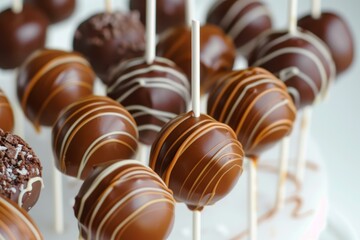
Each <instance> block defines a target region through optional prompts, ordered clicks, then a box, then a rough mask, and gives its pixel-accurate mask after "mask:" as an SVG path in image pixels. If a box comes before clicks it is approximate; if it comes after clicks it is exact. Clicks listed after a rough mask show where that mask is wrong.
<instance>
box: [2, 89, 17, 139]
mask: <svg viewBox="0 0 360 240" xmlns="http://www.w3.org/2000/svg"><path fill="white" fill-rule="evenodd" d="M0 129H2V130H4V131H6V132H11V131H12V130H13V129H14V114H13V111H12V108H11V105H10V103H9V100H8V99H7V97H6V96H5V94H4V92H3V91H2V90H1V89H0Z"/></svg>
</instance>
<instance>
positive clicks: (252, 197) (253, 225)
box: [249, 159, 257, 240]
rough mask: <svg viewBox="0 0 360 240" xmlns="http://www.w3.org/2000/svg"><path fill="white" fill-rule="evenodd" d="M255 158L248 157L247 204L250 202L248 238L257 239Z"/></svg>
mask: <svg viewBox="0 0 360 240" xmlns="http://www.w3.org/2000/svg"><path fill="white" fill-rule="evenodd" d="M256 161H257V160H256V159H250V164H249V184H250V187H249V191H250V193H249V202H250V203H249V204H250V214H249V222H250V239H251V240H256V239H257V194H256V193H257V179H256V178H257V177H256Z"/></svg>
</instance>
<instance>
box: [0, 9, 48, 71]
mask: <svg viewBox="0 0 360 240" xmlns="http://www.w3.org/2000/svg"><path fill="white" fill-rule="evenodd" d="M47 26H48V20H47V18H46V17H45V16H44V15H43V14H42V12H40V11H39V10H38V9H36V8H35V7H33V6H31V5H29V4H24V6H23V8H22V11H21V12H19V13H15V12H14V11H13V10H12V9H6V10H4V11H3V12H1V13H0V32H1V37H0V53H1V54H0V68H4V69H11V68H16V67H18V66H20V65H21V64H22V63H23V62H24V61H25V59H26V58H27V57H28V56H29V55H30V54H31V53H32V52H34V51H35V50H37V49H39V48H43V47H44V45H45V40H46V31H47Z"/></svg>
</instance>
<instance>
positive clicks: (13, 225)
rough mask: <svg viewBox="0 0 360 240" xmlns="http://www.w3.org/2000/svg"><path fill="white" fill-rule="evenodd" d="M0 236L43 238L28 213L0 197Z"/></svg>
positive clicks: (9, 239)
mask: <svg viewBox="0 0 360 240" xmlns="http://www.w3.org/2000/svg"><path fill="white" fill-rule="evenodd" d="M0 219H1V221H0V237H1V239H5V240H18V239H23V240H42V239H44V238H43V236H42V234H41V232H40V230H39V229H38V227H37V226H36V224H35V222H34V221H33V220H32V219H31V217H30V216H29V214H28V213H27V212H25V211H24V210H23V209H21V208H19V207H18V206H17V205H16V204H14V203H13V202H11V201H9V200H7V199H6V198H3V197H0Z"/></svg>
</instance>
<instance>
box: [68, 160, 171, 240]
mask: <svg viewBox="0 0 360 240" xmlns="http://www.w3.org/2000/svg"><path fill="white" fill-rule="evenodd" d="M174 211H175V200H174V198H173V196H172V192H171V190H169V189H168V187H167V186H166V185H165V183H164V182H163V181H162V180H161V179H160V177H159V176H158V175H157V174H156V173H154V172H153V171H152V170H151V169H150V168H149V167H147V166H144V165H143V164H141V163H140V162H139V161H137V160H123V161H118V162H114V163H112V164H107V165H104V166H101V167H100V166H99V167H98V168H96V169H95V170H94V172H92V174H91V175H90V176H89V178H87V179H86V180H85V181H84V183H83V185H82V186H81V189H80V191H79V193H78V195H77V197H76V198H75V205H74V212H75V216H76V217H77V219H78V221H79V228H80V235H81V236H82V237H83V238H84V239H89V240H100V239H101V240H107V239H166V238H167V236H168V235H169V233H170V231H171V228H172V225H173V221H174ZM154 221H155V222H154ZM154 223H155V225H156V226H155V225H154Z"/></svg>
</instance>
